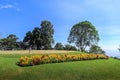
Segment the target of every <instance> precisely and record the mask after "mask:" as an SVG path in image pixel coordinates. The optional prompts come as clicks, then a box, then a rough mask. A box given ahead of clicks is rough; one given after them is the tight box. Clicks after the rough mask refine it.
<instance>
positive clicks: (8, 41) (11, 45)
mask: <svg viewBox="0 0 120 80" xmlns="http://www.w3.org/2000/svg"><path fill="white" fill-rule="evenodd" d="M17 40H18V37H17V36H16V35H14V34H10V35H9V36H7V37H6V38H3V39H0V46H1V49H4V50H8V49H10V50H11V49H15V48H16V42H17Z"/></svg>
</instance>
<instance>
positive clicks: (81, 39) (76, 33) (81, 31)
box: [68, 21, 99, 52]
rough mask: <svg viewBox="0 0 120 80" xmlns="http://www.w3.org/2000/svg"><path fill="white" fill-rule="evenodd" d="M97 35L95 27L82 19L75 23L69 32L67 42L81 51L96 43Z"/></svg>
mask: <svg viewBox="0 0 120 80" xmlns="http://www.w3.org/2000/svg"><path fill="white" fill-rule="evenodd" d="M98 41H99V35H98V31H97V30H96V28H95V27H94V26H93V25H92V24H91V23H90V22H89V21H83V22H79V23H77V24H75V25H74V26H73V27H72V29H71V31H70V34H69V37H68V42H69V43H75V45H76V46H77V47H78V48H79V49H80V50H81V51H82V52H83V51H85V49H86V47H87V46H88V47H89V46H91V45H93V44H97V43H98Z"/></svg>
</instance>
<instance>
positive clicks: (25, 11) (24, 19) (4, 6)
mask: <svg viewBox="0 0 120 80" xmlns="http://www.w3.org/2000/svg"><path fill="white" fill-rule="evenodd" d="M119 3H120V0H114V1H113V0H0V35H1V36H0V37H1V38H3V37H6V36H8V35H9V34H16V35H17V36H18V37H19V40H22V39H23V37H24V36H25V34H26V32H27V31H29V30H33V28H34V27H39V26H40V23H41V21H42V20H49V21H51V22H52V24H53V25H54V29H55V34H54V39H55V42H62V43H63V44H66V43H67V38H68V35H69V31H70V29H71V28H72V26H73V25H74V24H76V23H78V22H81V21H85V20H88V21H90V22H91V23H92V24H93V25H94V26H95V27H96V28H97V30H98V31H99V35H100V39H101V40H100V41H99V45H100V46H101V47H102V48H103V49H105V50H117V48H118V47H119V44H120V29H119V28H120V16H119V15H120V5H119Z"/></svg>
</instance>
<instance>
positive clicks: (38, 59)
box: [18, 54, 109, 66]
mask: <svg viewBox="0 0 120 80" xmlns="http://www.w3.org/2000/svg"><path fill="white" fill-rule="evenodd" d="M108 58H109V57H108V56H107V55H105V54H47V55H35V56H30V57H28V56H24V57H21V58H20V59H19V62H18V65H20V66H33V65H39V64H47V63H60V62H69V61H81V60H94V59H108Z"/></svg>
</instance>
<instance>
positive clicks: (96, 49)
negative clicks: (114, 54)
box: [89, 45, 105, 54]
mask: <svg viewBox="0 0 120 80" xmlns="http://www.w3.org/2000/svg"><path fill="white" fill-rule="evenodd" d="M89 53H96V54H105V51H104V50H102V48H101V47H100V46H97V45H92V46H91V48H90V50H89Z"/></svg>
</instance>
